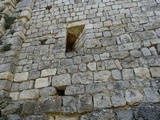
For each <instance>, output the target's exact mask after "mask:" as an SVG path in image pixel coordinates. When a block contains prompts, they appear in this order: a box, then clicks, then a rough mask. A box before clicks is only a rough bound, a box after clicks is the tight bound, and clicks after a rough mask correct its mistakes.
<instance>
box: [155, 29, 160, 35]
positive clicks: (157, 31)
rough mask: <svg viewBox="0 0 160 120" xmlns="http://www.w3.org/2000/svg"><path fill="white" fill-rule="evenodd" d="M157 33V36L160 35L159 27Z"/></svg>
mask: <svg viewBox="0 0 160 120" xmlns="http://www.w3.org/2000/svg"><path fill="white" fill-rule="evenodd" d="M156 33H157V36H159V37H160V29H157V30H156Z"/></svg>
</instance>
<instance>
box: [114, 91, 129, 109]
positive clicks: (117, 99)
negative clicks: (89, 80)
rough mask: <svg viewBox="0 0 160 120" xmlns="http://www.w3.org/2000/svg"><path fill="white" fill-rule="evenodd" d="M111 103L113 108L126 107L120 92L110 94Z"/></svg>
mask: <svg viewBox="0 0 160 120" xmlns="http://www.w3.org/2000/svg"><path fill="white" fill-rule="evenodd" d="M111 101H112V105H113V106H114V107H119V106H124V105H126V99H125V98H124V94H123V92H122V91H113V92H112V94H111Z"/></svg>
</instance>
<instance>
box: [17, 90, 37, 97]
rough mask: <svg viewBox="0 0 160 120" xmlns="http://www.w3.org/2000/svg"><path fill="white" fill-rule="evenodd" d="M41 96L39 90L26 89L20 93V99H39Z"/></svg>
mask: <svg viewBox="0 0 160 120" xmlns="http://www.w3.org/2000/svg"><path fill="white" fill-rule="evenodd" d="M38 97H39V90H38V89H32V90H24V91H22V92H21V93H20V95H19V99H37V98H38Z"/></svg>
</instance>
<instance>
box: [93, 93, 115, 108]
mask: <svg viewBox="0 0 160 120" xmlns="http://www.w3.org/2000/svg"><path fill="white" fill-rule="evenodd" d="M93 100H94V108H95V109H97V108H105V107H107V108H110V107H111V106H112V104H111V100H110V95H109V93H108V94H107V93H98V94H95V95H94V96H93Z"/></svg>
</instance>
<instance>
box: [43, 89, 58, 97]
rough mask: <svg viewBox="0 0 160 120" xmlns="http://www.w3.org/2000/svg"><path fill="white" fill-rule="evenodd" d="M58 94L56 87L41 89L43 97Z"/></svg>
mask: <svg viewBox="0 0 160 120" xmlns="http://www.w3.org/2000/svg"><path fill="white" fill-rule="evenodd" d="M56 94H57V91H56V89H55V88H54V87H46V88H43V89H41V90H40V96H41V97H48V96H53V95H56Z"/></svg>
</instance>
